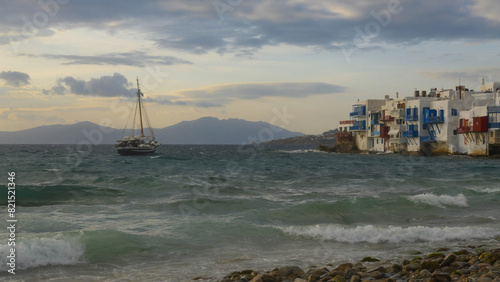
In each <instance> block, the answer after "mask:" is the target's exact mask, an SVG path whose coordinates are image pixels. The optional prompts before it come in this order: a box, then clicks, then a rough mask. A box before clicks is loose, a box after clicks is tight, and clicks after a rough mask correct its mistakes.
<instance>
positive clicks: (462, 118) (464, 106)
mask: <svg viewBox="0 0 500 282" xmlns="http://www.w3.org/2000/svg"><path fill="white" fill-rule="evenodd" d="M350 117H351V122H352V124H351V126H350V128H349V129H350V131H352V134H353V137H354V138H355V140H356V144H357V146H358V148H359V149H360V150H362V151H371V152H384V151H393V152H405V151H407V152H413V153H417V152H421V153H424V154H455V153H461V154H471V155H488V154H493V153H494V154H496V153H499V154H500V82H493V83H489V84H484V83H483V85H481V87H480V90H479V91H472V90H469V89H467V88H465V86H463V85H459V86H457V87H456V88H455V90H452V89H441V90H437V89H436V88H433V89H431V90H430V91H429V93H428V94H427V91H415V93H414V96H413V97H405V98H398V97H396V99H389V97H388V96H386V99H384V100H365V101H360V102H358V103H356V104H354V105H353V110H352V112H351V113H350Z"/></svg>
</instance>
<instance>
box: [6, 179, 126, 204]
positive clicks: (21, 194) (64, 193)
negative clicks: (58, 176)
mask: <svg viewBox="0 0 500 282" xmlns="http://www.w3.org/2000/svg"><path fill="white" fill-rule="evenodd" d="M0 190H1V189H0ZM16 194H17V195H16V196H18V197H17V198H18V199H16V200H17V202H16V204H17V205H19V206H25V207H32V206H46V205H59V204H79V203H85V204H91V203H95V204H98V203H109V202H116V201H120V200H121V198H123V196H125V193H124V192H123V191H121V190H118V189H113V188H103V187H93V186H85V185H68V184H64V185H62V184H49V185H29V186H24V187H22V188H19V189H18V190H16ZM1 202H2V200H1V199H0V203H1Z"/></svg>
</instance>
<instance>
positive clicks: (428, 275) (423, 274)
mask: <svg viewBox="0 0 500 282" xmlns="http://www.w3.org/2000/svg"><path fill="white" fill-rule="evenodd" d="M420 275H422V276H424V277H425V278H428V277H431V275H432V273H431V272H430V271H429V270H427V269H422V270H421V271H420Z"/></svg>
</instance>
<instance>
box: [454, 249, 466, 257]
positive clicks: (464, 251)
mask: <svg viewBox="0 0 500 282" xmlns="http://www.w3.org/2000/svg"><path fill="white" fill-rule="evenodd" d="M453 253H454V254H455V255H457V256H461V255H468V254H469V251H467V250H460V251H458V252H453Z"/></svg>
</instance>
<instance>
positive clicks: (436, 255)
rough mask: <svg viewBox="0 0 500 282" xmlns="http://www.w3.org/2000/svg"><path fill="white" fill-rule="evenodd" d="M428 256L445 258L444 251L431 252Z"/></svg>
mask: <svg viewBox="0 0 500 282" xmlns="http://www.w3.org/2000/svg"><path fill="white" fill-rule="evenodd" d="M427 258H444V254H443V253H430V254H428V255H427Z"/></svg>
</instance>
